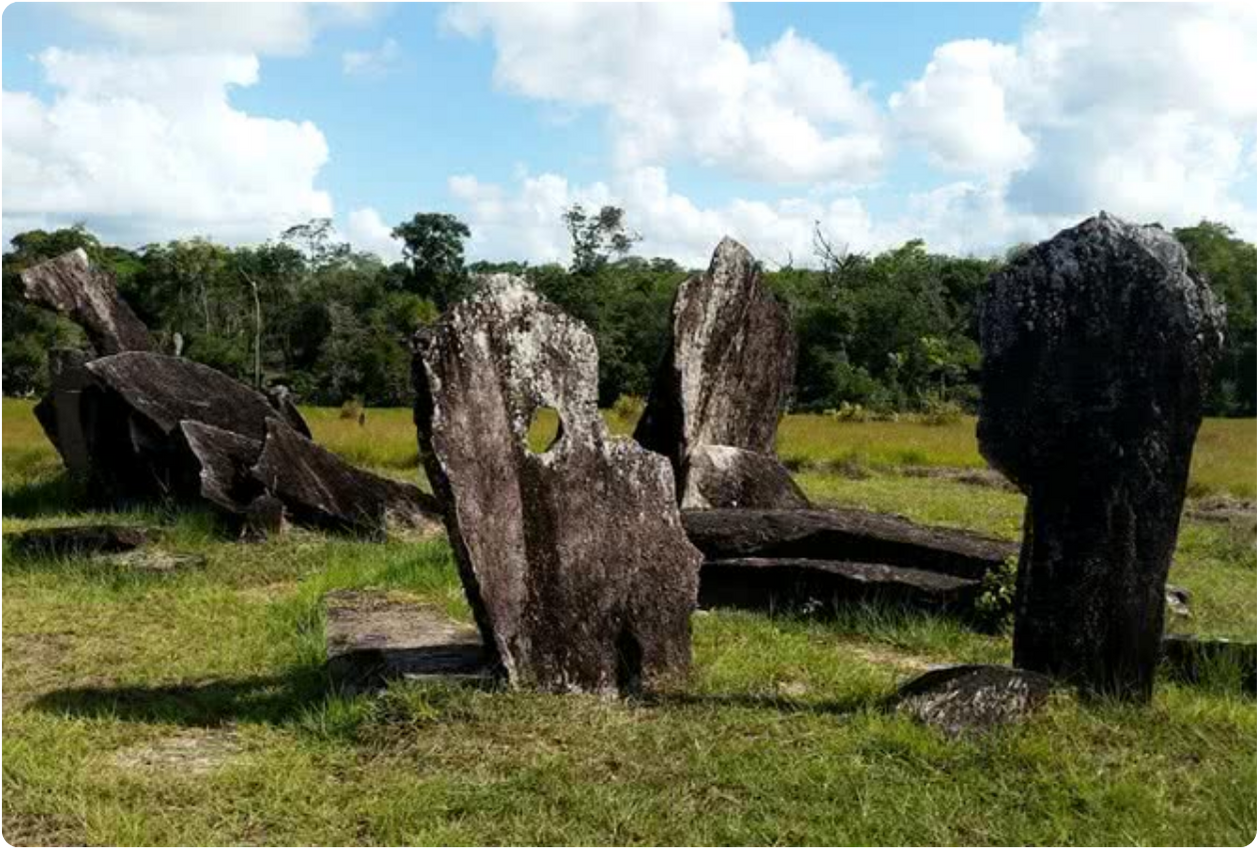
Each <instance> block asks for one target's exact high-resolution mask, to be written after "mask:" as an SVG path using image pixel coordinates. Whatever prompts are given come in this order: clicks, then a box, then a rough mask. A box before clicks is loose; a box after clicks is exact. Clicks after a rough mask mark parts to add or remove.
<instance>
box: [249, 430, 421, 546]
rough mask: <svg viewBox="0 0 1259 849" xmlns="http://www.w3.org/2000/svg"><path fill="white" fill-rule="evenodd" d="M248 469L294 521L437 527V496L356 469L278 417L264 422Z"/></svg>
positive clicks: (369, 528) (334, 526) (370, 530)
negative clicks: (257, 451)
mask: <svg viewBox="0 0 1259 849" xmlns="http://www.w3.org/2000/svg"><path fill="white" fill-rule="evenodd" d="M249 473H250V475H252V476H253V478H254V479H255V480H257V481H258V482H259V483H260V484H261V485H262V486H263V488H265V490H266V491H267V492H268V493H271V494H273V495H274V496H275V497H276V498H278V499H280V501H282V502H284V506H285V512H286V514H287V515H288V516H289V517H290V518H291V519H292V520H293V521H294V522H297V523H298V524H302V525H313V526H315V527H323V528H329V529H331V530H342V531H351V532H356V533H366V534H381V533H383V532H384V531H385V529H386V528H387V527H388V526H389V525H391V524H395V523H396V524H399V525H402V526H404V527H412V528H428V527H431V528H433V529H434V530H436V529H437V528H439V527H440V526H441V507H440V505H439V504H438V503H437V499H435V498H434V497H433V496H431V495H428V494H427V493H425V492H424V491H423V490H421V489H420V488H419V487H418V486H415V485H414V484H407V483H402V482H400V481H395V480H390V479H389V478H383V477H380V476H379V475H374V474H372V473H370V472H365V471H363V470H362V469H357V468H355V467H354V466H352V465H350V464H349V463H347V462H346V461H344V460H342V459H341V458H340V457H338V456H337V455H336V454H333V453H332V452H331V451H329V450H328V449H326V448H323V447H322V446H320V445H317V444H315V443H314V442H312V441H311V440H309V439H307V438H306V437H304V436H302V435H301V434H299V433H297V432H296V431H295V430H293V429H292V428H291V427H289V426H288V425H286V424H284V423H283V422H281V421H279V420H278V419H269V420H268V421H267V433H266V440H265V441H264V442H263V446H262V454H261V455H259V457H258V461H257V463H255V464H254V466H253V467H252V468H251V469H250V471H249Z"/></svg>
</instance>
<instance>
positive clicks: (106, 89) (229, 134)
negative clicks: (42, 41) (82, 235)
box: [3, 48, 332, 243]
mask: <svg viewBox="0 0 1259 849" xmlns="http://www.w3.org/2000/svg"><path fill="white" fill-rule="evenodd" d="M37 58H38V61H39V63H40V65H41V66H42V68H43V71H44V74H45V77H46V79H47V81H48V82H49V84H51V85H52V86H53V87H54V88H55V89H57V93H56V94H55V96H54V97H53V99H52V100H51V102H43V101H41V100H39V99H37V98H36V97H34V96H33V95H31V94H29V93H25V92H9V91H6V92H4V114H5V121H4V128H3V157H4V168H5V174H4V216H5V227H4V229H5V233H6V235H11V234H12V233H13V232H16V231H15V230H14V228H15V227H18V226H21V225H20V222H22V221H28V220H32V219H33V218H38V219H39V220H41V221H47V222H51V223H59V224H67V223H70V222H73V221H79V220H83V221H86V222H87V223H88V225H89V226H90V227H92V228H93V229H94V230H96V231H97V232H99V233H101V234H102V235H103V236H105V237H107V238H111V239H116V240H118V241H121V242H124V243H135V242H139V241H145V240H150V239H165V238H173V237H176V236H186V235H192V234H206V235H211V236H213V237H215V238H219V239H223V240H226V241H232V242H239V241H257V240H262V239H265V238H267V237H270V236H273V235H275V233H277V232H278V231H279V230H281V229H283V228H284V227H286V226H288V225H290V224H293V223H295V222H297V221H302V220H305V219H307V218H311V217H317V216H329V215H331V213H332V201H331V199H330V198H329V196H328V195H327V194H326V193H325V192H323V191H321V190H319V189H317V188H316V187H315V185H314V183H315V178H316V176H317V174H318V172H319V169H320V168H321V167H322V166H323V164H324V163H325V162H326V161H327V158H328V147H327V144H326V142H325V141H324V137H323V134H322V133H320V131H319V130H318V129H317V128H316V127H315V126H314V125H313V124H311V123H309V122H300V123H299V122H295V121H285V120H277V119H272V118H262V117H258V116H254V115H249V114H247V113H245V112H242V111H240V110H238V109H236V108H234V107H233V106H232V105H231V104H230V103H229V101H228V97H227V91H228V89H229V87H231V86H249V85H252V84H254V83H255V82H256V81H257V79H258V60H257V58H255V57H254V56H251V55H248V54H232V53H186V54H179V55H168V56H148V55H126V54H120V53H104V52H92V53H79V52H71V51H64V50H59V49H55V48H50V49H48V50H45V51H44V52H42V53H41V54H39V56H38V57H37Z"/></svg>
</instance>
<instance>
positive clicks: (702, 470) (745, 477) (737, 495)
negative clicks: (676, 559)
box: [682, 445, 809, 510]
mask: <svg viewBox="0 0 1259 849" xmlns="http://www.w3.org/2000/svg"><path fill="white" fill-rule="evenodd" d="M682 475H683V481H684V482H683V485H682V509H683V510H709V509H713V508H719V507H749V508H762V509H777V510H796V509H805V508H807V507H809V499H808V498H807V497H805V494H804V492H803V490H801V489H800V487H799V486H797V485H796V482H795V481H794V480H792V479H791V473H790V472H788V471H787V469H786V468H785V467H784V466H783V465H782V464H781V463H779V462H778V460H777V459H775V458H774V457H770V456H768V455H766V454H757V453H755V452H753V451H745V450H743V449H742V448H734V447H731V446H729V445H700V446H698V447H696V448H695V449H694V450H692V451H691V452H690V453H689V454H688V455H687V457H686V463H685V468H684V469H683V471H682Z"/></svg>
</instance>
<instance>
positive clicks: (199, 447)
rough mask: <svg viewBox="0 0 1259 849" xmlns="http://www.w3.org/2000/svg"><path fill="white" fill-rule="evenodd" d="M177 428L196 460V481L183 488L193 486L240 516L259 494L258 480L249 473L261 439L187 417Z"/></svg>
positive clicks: (260, 446) (260, 487)
mask: <svg viewBox="0 0 1259 849" xmlns="http://www.w3.org/2000/svg"><path fill="white" fill-rule="evenodd" d="M179 430H180V433H181V435H182V436H183V439H184V442H185V443H186V445H187V448H188V451H189V453H191V455H192V457H193V458H194V459H195V460H196V470H195V471H196V475H197V480H196V483H195V484H192V483H191V482H188V483H187V484H184V487H185V488H187V489H189V490H190V489H191V487H192V486H194V485H195V486H196V488H197V491H198V492H199V493H200V495H201V497H202V498H204V499H205V500H206V501H209V502H210V503H211V504H213V505H215V506H216V507H219V508H221V509H223V510H226V511H227V512H229V513H235V514H240V515H243V514H244V513H245V512H246V510H247V509H248V507H249V504H250V503H251V502H252V501H253V500H254V499H255V498H258V497H259V496H261V495H262V494H263V487H262V483H261V482H260V481H259V480H258V479H257V478H256V477H254V476H253V475H252V474H250V469H251V468H252V467H253V465H254V463H256V462H257V461H258V456H259V455H260V454H261V453H262V441H261V440H258V439H251V438H249V437H248V436H241V435H240V434H238V433H233V432H231V431H230V430H224V429H223V428H220V427H215V426H214V425H208V424H205V423H204V422H197V421H192V420H191V419H188V420H186V421H182V422H180V423H179Z"/></svg>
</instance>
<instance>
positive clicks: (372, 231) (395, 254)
mask: <svg viewBox="0 0 1259 849" xmlns="http://www.w3.org/2000/svg"><path fill="white" fill-rule="evenodd" d="M392 232H393V228H392V227H390V226H389V225H388V224H386V223H385V220H384V219H383V218H382V217H381V215H380V213H379V212H377V211H376V209H375V208H373V207H370V206H367V207H363V208H361V209H355V210H352V211H351V212H350V215H349V217H348V220H347V223H346V228H345V238H347V239H348V240H349V241H350V244H352V245H354V247H355V249H357V250H360V251H370V252H371V253H374V254H376V255H377V256H379V257H381V258H382V259H384V260H385V261H386V262H393V261H394V260H397V259H401V257H402V247H401V245H400V244H399V242H398V241H397V240H396V239H394V238H393V236H392V235H391V233H392Z"/></svg>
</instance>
